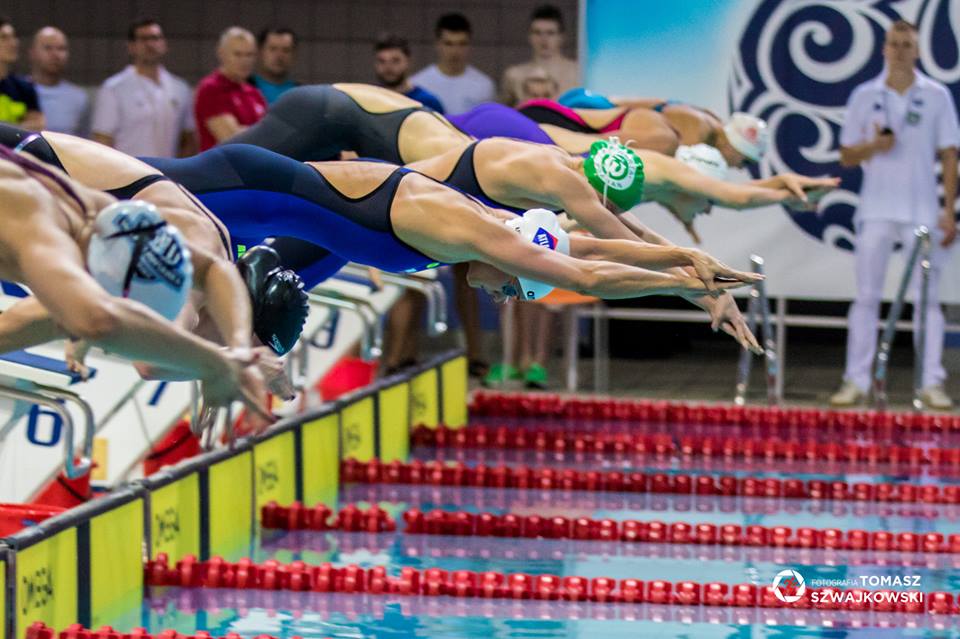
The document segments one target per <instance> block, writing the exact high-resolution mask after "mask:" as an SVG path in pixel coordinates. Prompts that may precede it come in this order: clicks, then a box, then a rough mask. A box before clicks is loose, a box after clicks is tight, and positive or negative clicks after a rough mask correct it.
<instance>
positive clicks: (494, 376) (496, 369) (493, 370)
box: [483, 364, 520, 386]
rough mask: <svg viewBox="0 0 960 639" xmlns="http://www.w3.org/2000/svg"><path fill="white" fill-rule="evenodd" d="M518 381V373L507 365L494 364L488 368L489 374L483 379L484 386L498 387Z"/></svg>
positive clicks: (514, 368)
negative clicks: (511, 381) (508, 382)
mask: <svg viewBox="0 0 960 639" xmlns="http://www.w3.org/2000/svg"><path fill="white" fill-rule="evenodd" d="M514 379H520V371H518V370H517V369H516V367H514V366H511V365H509V364H494V365H493V366H491V367H490V372H489V373H487V376H486V377H484V378H483V385H484V386H500V385H501V384H503V383H505V382H507V381H510V380H514Z"/></svg>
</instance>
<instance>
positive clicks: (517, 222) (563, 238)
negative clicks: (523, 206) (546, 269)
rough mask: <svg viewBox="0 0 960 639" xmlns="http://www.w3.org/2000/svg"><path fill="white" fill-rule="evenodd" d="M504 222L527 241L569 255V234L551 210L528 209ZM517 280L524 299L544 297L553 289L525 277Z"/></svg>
mask: <svg viewBox="0 0 960 639" xmlns="http://www.w3.org/2000/svg"><path fill="white" fill-rule="evenodd" d="M506 224H507V226H509V227H510V228H511V229H513V230H514V231H516V232H517V233H519V234H520V236H521V237H522V238H523V239H525V240H527V241H528V242H533V243H534V244H536V245H538V246H542V247H544V248H548V249H550V250H553V251H559V252H561V253H563V254H564V255H570V236H569V235H567V232H566V231H564V230H563V229H562V228H560V220H558V219H557V215H556V214H555V213H554V212H553V211H548V210H546V209H530V210H529V211H527V212H526V213H524V214H523V216H522V217H517V218H514V219H512V220H507V222H506ZM517 281H518V282H519V283H520V294H521V296H522V297H523V299H525V300H531V301H532V300H538V299H541V298H544V297H546V296H547V295H549V294H550V292H551V291H552V290H553V286H552V285H550V284H544V283H543V282H537V281H536V280H528V279H527V278H525V277H518V278H517Z"/></svg>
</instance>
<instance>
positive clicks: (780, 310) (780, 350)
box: [777, 297, 787, 399]
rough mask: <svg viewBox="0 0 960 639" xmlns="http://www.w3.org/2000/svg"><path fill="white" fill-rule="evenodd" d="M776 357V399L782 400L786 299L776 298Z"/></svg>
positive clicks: (785, 340) (784, 367)
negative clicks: (777, 363) (777, 362)
mask: <svg viewBox="0 0 960 639" xmlns="http://www.w3.org/2000/svg"><path fill="white" fill-rule="evenodd" d="M777 356H778V357H779V358H780V366H778V367H777V397H779V398H781V399H783V385H784V381H783V378H784V376H785V375H786V368H787V299H786V298H785V297H778V298H777Z"/></svg>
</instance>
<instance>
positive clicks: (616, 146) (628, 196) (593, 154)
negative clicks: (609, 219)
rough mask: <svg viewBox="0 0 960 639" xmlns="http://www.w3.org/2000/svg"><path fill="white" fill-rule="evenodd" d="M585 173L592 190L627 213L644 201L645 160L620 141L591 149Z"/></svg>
mask: <svg viewBox="0 0 960 639" xmlns="http://www.w3.org/2000/svg"><path fill="white" fill-rule="evenodd" d="M583 173H584V175H586V176H587V181H588V182H590V184H591V185H593V188H595V189H596V190H597V191H598V192H600V193H601V194H602V195H604V196H605V197H607V198H608V199H610V200H611V201H612V202H613V203H614V204H616V205H617V206H619V207H620V208H621V209H623V210H625V211H626V210H628V209H631V208H633V207H634V206H636V205H637V204H639V203H640V200H642V199H643V180H644V176H643V160H641V159H640V156H639V155H637V154H636V152H634V151H633V149H630V148H627V147H626V146H624V145H622V144H620V141H619V140H618V139H617V138H610V140H598V141H597V142H594V143H593V144H591V145H590V153H589V155H587V158H586V159H585V160H584V161H583Z"/></svg>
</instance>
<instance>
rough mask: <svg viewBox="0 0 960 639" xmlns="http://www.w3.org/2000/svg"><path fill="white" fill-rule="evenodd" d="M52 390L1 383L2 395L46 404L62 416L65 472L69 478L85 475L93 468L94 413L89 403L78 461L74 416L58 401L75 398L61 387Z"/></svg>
mask: <svg viewBox="0 0 960 639" xmlns="http://www.w3.org/2000/svg"><path fill="white" fill-rule="evenodd" d="M52 391H53V392H51V389H47V388H45V387H44V389H43V392H39V391H30V390H25V389H22V388H14V387H12V386H4V385H0V396H3V397H9V398H10V399H15V400H18V401H23V402H30V403H31V404H39V405H40V406H45V407H46V408H49V409H50V410H51V411H53V412H54V413H56V414H57V416H58V417H60V419H61V420H62V421H63V431H64V432H63V440H64V448H65V450H66V463H65V465H64V471H63V472H64V474H65V475H66V476H67V477H68V478H69V479H77V478H78V477H83V476H84V475H86V474H87V473H89V472H90V469H91V468H93V460H92V459H91V453H92V450H93V431H94V422H93V413H92V411H90V410H89V405H88V407H87V409H85V410H84V422H85V424H84V433H83V450H82V452H81V454H80V457H79V461H78V460H77V452H76V444H75V443H74V441H73V439H74V432H75V429H74V426H73V416H72V415H71V414H70V411H68V410H67V409H66V407H65V406H64V405H63V404H62V403H61V402H60V401H58V400H67V399H70V400H73V399H74V398H73V397H68V396H66V395H61V394H60V389H52ZM48 392H50V395H52V396H50V395H47V394H46V393H48ZM54 393H56V394H54ZM77 401H78V402H79V403H80V404H81V406H82V404H83V403H84V402H83V400H82V399H77Z"/></svg>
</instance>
